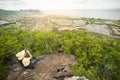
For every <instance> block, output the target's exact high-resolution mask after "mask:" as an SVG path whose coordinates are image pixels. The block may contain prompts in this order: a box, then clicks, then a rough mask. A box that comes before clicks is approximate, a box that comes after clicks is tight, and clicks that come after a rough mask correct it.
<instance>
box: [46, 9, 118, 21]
mask: <svg viewBox="0 0 120 80" xmlns="http://www.w3.org/2000/svg"><path fill="white" fill-rule="evenodd" d="M44 13H45V14H49V15H64V16H70V17H76V18H79V17H88V18H102V19H115V20H120V9H118V10H49V11H44Z"/></svg>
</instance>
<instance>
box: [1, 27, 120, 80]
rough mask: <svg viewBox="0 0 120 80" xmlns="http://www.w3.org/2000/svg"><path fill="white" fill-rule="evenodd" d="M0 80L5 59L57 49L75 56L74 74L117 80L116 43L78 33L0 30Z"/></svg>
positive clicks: (94, 79) (118, 53) (95, 79)
mask: <svg viewBox="0 0 120 80" xmlns="http://www.w3.org/2000/svg"><path fill="white" fill-rule="evenodd" d="M0 42H1V44H0V76H1V77H0V80H2V79H3V80H4V79H5V78H6V75H3V73H5V70H6V69H7V65H5V61H6V59H7V58H8V57H9V56H10V55H15V54H16V53H17V52H19V51H21V50H22V49H29V50H30V52H31V53H32V54H33V55H35V56H39V55H41V54H44V53H46V52H55V51H56V50H57V48H58V47H59V45H61V46H60V47H59V48H61V49H62V50H63V52H64V53H65V54H73V55H75V56H76V60H77V63H76V64H74V65H72V67H73V69H74V74H75V75H79V76H86V77H87V78H89V79H91V80H102V79H104V80H118V79H120V77H119V75H120V68H119V67H120V64H119V63H120V58H119V57H120V45H119V44H120V40H119V39H115V38H111V37H107V36H104V35H99V34H95V33H88V32H86V31H83V30H78V31H61V32H56V31H55V32H53V31H44V32H43V31H35V32H30V31H25V30H17V29H16V30H9V29H8V30H4V29H0Z"/></svg>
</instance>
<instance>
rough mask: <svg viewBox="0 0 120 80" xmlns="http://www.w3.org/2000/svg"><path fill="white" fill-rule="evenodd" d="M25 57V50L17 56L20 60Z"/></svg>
mask: <svg viewBox="0 0 120 80" xmlns="http://www.w3.org/2000/svg"><path fill="white" fill-rule="evenodd" d="M24 55H25V50H22V51H21V52H18V53H17V54H16V57H17V58H18V60H22V59H23V58H24Z"/></svg>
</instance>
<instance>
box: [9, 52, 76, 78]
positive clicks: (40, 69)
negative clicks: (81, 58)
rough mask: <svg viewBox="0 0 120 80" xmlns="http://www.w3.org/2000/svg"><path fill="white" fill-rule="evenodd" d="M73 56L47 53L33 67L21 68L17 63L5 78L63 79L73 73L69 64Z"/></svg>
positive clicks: (73, 59) (73, 58)
mask: <svg viewBox="0 0 120 80" xmlns="http://www.w3.org/2000/svg"><path fill="white" fill-rule="evenodd" d="M74 63H75V57H74V56H73V55H67V54H61V53H58V54H48V55H44V58H43V59H42V60H41V61H39V62H37V64H36V65H35V68H34V69H23V68H22V67H21V66H20V65H19V64H14V65H17V66H15V67H14V69H13V70H12V71H11V73H10V74H9V76H8V78H7V80H64V78H65V77H69V76H72V75H73V72H72V69H71V68H70V65H71V64H74Z"/></svg>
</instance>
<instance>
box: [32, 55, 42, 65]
mask: <svg viewBox="0 0 120 80" xmlns="http://www.w3.org/2000/svg"><path fill="white" fill-rule="evenodd" d="M41 59H43V57H42V56H39V57H37V58H36V59H32V60H31V64H32V65H35V64H36V63H37V62H38V61H40V60H41Z"/></svg>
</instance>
